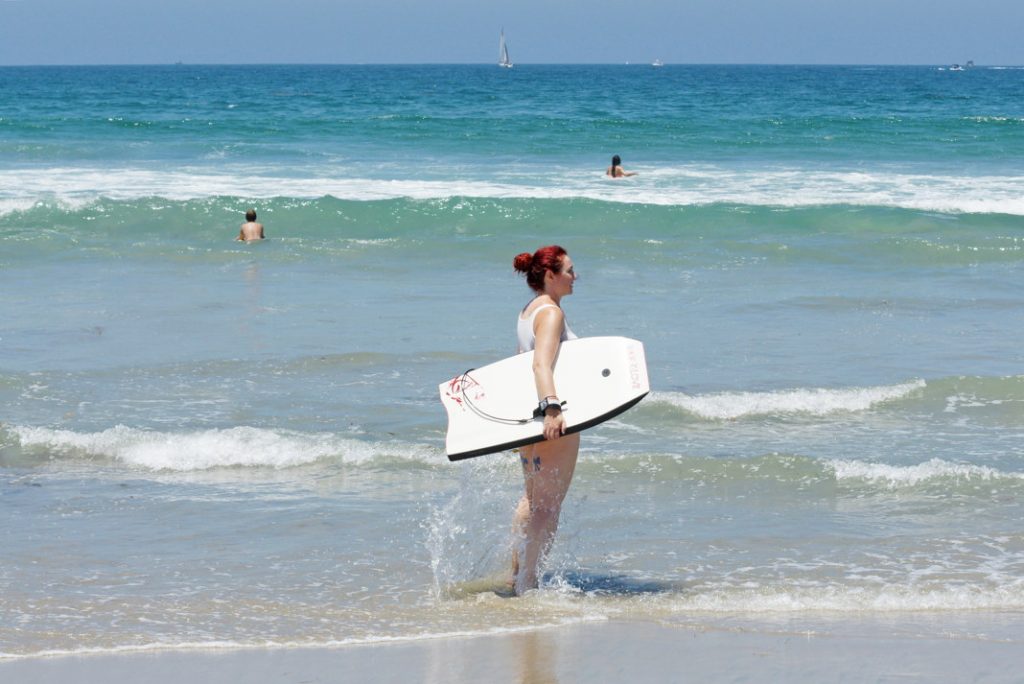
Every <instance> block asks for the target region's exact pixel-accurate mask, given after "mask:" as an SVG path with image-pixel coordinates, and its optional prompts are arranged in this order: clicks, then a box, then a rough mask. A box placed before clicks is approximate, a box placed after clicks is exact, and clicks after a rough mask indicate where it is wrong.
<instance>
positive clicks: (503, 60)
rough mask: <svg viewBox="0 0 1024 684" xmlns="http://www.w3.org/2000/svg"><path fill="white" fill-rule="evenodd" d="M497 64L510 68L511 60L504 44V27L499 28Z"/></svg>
mask: <svg viewBox="0 0 1024 684" xmlns="http://www.w3.org/2000/svg"><path fill="white" fill-rule="evenodd" d="M498 66H500V67H505V68H506V69H511V68H512V60H511V59H509V58H508V45H506V44H505V29H501V39H500V40H499V41H498Z"/></svg>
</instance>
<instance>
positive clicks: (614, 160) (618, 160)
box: [612, 155, 622, 166]
mask: <svg viewBox="0 0 1024 684" xmlns="http://www.w3.org/2000/svg"><path fill="white" fill-rule="evenodd" d="M612 166H622V159H621V158H620V157H619V155H615V156H614V157H612Z"/></svg>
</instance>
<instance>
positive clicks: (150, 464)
mask: <svg viewBox="0 0 1024 684" xmlns="http://www.w3.org/2000/svg"><path fill="white" fill-rule="evenodd" d="M8 429H9V431H10V432H12V433H13V434H14V435H16V436H17V437H18V440H19V441H20V442H21V445H22V447H43V448H45V449H48V450H50V451H52V452H56V453H74V452H79V453H82V454H84V455H87V456H93V457H104V458H112V459H116V460H119V461H122V462H124V463H126V464H128V465H131V466H135V467H140V468H146V469H149V470H168V471H178V472H186V471H193V470H208V469H211V468H226V467H264V468H290V467H294V466H301V465H306V464H309V463H315V462H316V461H319V460H321V459H334V460H337V461H339V462H344V463H351V464H363V463H369V462H372V461H374V460H377V459H381V458H389V457H390V458H397V459H403V460H415V461H423V462H432V461H438V462H440V460H441V455H440V454H439V453H435V452H434V451H433V450H431V449H429V448H428V447H425V446H422V445H412V444H389V443H379V442H378V443H374V442H365V441H361V440H356V439H351V438H348V437H343V436H339V435H336V434H333V433H300V432H294V431H287V430H278V431H275V430H266V429H261V428H253V427H235V428H227V429H220V430H217V429H214V430H201V431H198V432H185V433H175V432H157V431H152V430H140V429H137V428H131V427H126V426H124V425H118V426H116V427H112V428H109V429H107V430H103V431H101V432H73V431H70V430H54V429H50V428H41V427H21V426H10V427H9V428H8Z"/></svg>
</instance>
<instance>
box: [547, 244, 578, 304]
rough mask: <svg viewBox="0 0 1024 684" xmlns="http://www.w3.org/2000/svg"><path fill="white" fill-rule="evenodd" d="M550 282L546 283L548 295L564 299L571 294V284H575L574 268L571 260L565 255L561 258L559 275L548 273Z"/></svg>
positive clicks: (552, 272)
mask: <svg viewBox="0 0 1024 684" xmlns="http://www.w3.org/2000/svg"><path fill="white" fill-rule="evenodd" d="M548 273H549V274H550V276H551V280H549V281H548V283H547V285H548V294H550V295H554V296H556V297H564V296H565V295H570V294H572V284H573V283H574V282H576V268H575V267H574V266H573V265H572V259H570V258H569V255H568V254H566V255H565V256H563V257H562V270H561V271H560V272H559V273H555V272H554V271H548Z"/></svg>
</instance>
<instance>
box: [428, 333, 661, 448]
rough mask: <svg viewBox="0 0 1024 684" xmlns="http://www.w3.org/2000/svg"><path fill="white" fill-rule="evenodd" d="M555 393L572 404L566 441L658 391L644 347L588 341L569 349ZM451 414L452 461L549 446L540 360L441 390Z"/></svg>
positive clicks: (474, 373)
mask: <svg viewBox="0 0 1024 684" xmlns="http://www.w3.org/2000/svg"><path fill="white" fill-rule="evenodd" d="M554 376H555V387H556V388H557V391H558V398H559V399H560V400H562V401H564V402H565V405H564V406H563V409H562V410H563V414H564V415H565V423H566V430H565V431H566V434H571V433H573V432H579V431H581V430H586V429H587V428H589V427H593V426H594V425H598V424H599V423H603V422H604V421H606V420H608V419H609V418H613V417H615V416H617V415H619V414H620V413H622V412H623V411H625V410H626V409H628V408H629V407H631V406H633V405H634V404H636V403H637V402H638V401H640V400H641V399H643V398H644V396H645V395H646V394H647V393H648V392H649V391H650V382H649V380H648V378H647V361H646V358H645V357H644V345H643V344H642V343H641V342H638V341H637V340H631V339H629V338H628V337H584V338H580V339H576V340H568V341H566V342H562V344H561V345H560V346H559V351H558V358H557V359H556V360H555V372H554ZM438 389H439V390H440V393H441V403H442V404H444V408H445V410H446V411H447V412H448V436H447V439H446V440H445V450H446V451H447V453H448V458H449V460H452V461H459V460H462V459H464V458H471V457H473V456H482V455H484V454H492V453H495V452H498V451H504V450H506V449H513V448H515V447H519V446H524V445H526V444H533V443H535V442H540V441H542V440H543V439H544V434H543V423H544V421H543V417H542V416H534V415H533V411H534V409H535V408H536V407H537V386H536V384H535V382H534V377H533V352H532V351H531V352H526V353H523V354H517V355H516V356H511V357H509V358H507V359H503V360H501V361H497V362H495V363H492V364H489V365H487V366H483V367H482V368H474V369H472V370H469V371H466V372H465V373H462V374H460V375H457V376H456V377H454V378H452V379H451V380H448V381H447V382H443V383H441V385H440V386H439V387H438Z"/></svg>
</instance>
